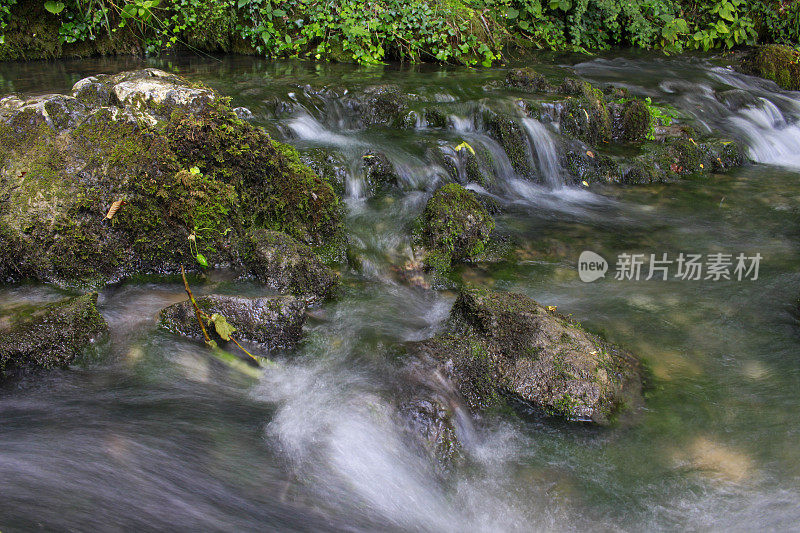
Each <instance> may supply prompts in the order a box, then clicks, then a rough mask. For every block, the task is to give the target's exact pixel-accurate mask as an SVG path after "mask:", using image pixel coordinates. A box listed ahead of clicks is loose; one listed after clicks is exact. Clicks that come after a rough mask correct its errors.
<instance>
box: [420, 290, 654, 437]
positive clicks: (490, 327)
mask: <svg viewBox="0 0 800 533" xmlns="http://www.w3.org/2000/svg"><path fill="white" fill-rule="evenodd" d="M412 347H413V350H414V351H415V352H416V353H417V354H419V355H422V356H423V358H426V359H428V360H430V361H434V362H435V364H436V365H437V368H438V371H439V372H441V373H442V374H443V375H446V376H448V377H449V378H450V379H451V380H452V381H453V382H454V383H455V384H456V386H457V388H458V390H459V392H460V393H461V394H462V396H463V397H464V399H465V400H466V401H467V403H468V405H470V407H471V408H473V409H476V410H480V409H484V408H487V407H490V406H492V405H494V404H496V403H498V402H499V401H500V398H501V395H511V396H513V397H515V398H517V399H519V400H521V401H523V402H527V403H529V404H531V405H533V406H535V407H538V408H540V409H542V410H544V411H545V412H547V413H549V414H555V415H561V416H564V417H566V418H569V419H572V420H582V421H593V422H596V423H601V424H602V423H607V422H608V421H609V420H610V419H612V418H613V417H614V415H616V414H617V413H619V412H621V411H623V410H625V409H628V408H630V407H633V406H635V405H637V404H639V403H640V402H641V386H642V381H641V369H640V365H639V362H638V360H637V359H636V358H635V357H634V356H633V355H632V354H630V353H629V352H627V351H626V350H624V349H622V348H619V347H618V346H615V345H613V344H610V343H608V342H606V341H604V340H603V339H601V338H599V337H597V336H596V335H593V334H591V333H588V332H587V331H585V330H584V329H582V328H581V327H580V326H579V325H578V324H575V323H573V322H571V321H570V320H569V319H567V318H566V317H564V316H561V315H559V314H557V313H556V312H555V311H553V310H551V309H548V308H546V307H544V306H542V305H540V304H538V303H537V302H535V301H534V300H532V299H530V298H528V297H526V296H523V295H521V294H515V293H504V292H495V291H490V290H482V289H472V290H464V291H462V292H461V294H460V295H459V297H458V299H457V300H456V303H455V304H454V306H453V310H452V311H451V314H450V319H449V322H448V325H447V328H446V330H445V331H444V332H443V333H442V334H440V335H438V336H436V337H434V338H432V339H429V340H426V341H422V342H419V343H416V344H413V345H412Z"/></svg>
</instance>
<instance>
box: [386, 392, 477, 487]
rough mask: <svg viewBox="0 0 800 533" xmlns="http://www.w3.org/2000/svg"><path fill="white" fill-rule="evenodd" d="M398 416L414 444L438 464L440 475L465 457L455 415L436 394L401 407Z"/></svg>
mask: <svg viewBox="0 0 800 533" xmlns="http://www.w3.org/2000/svg"><path fill="white" fill-rule="evenodd" d="M398 416H399V418H400V422H401V425H402V427H403V428H404V429H405V431H406V433H407V434H408V435H409V436H410V438H411V442H413V443H414V444H416V445H417V446H418V447H419V448H420V449H421V451H423V452H424V454H425V455H427V456H429V457H431V458H432V459H433V460H434V461H435V464H436V470H437V472H438V473H439V474H446V473H447V472H449V471H450V470H451V469H452V468H453V467H454V466H455V464H456V463H457V462H458V461H459V460H460V459H461V458H462V457H463V450H462V445H461V442H460V441H459V439H458V434H457V432H456V423H455V413H454V412H453V409H452V408H451V407H450V406H448V405H447V403H446V402H445V401H443V400H442V399H441V398H440V397H438V396H437V395H433V394H432V395H417V396H414V397H413V398H410V399H408V400H407V401H405V402H403V403H402V404H401V405H400V407H399V410H398Z"/></svg>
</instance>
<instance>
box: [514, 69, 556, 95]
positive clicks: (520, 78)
mask: <svg viewBox="0 0 800 533" xmlns="http://www.w3.org/2000/svg"><path fill="white" fill-rule="evenodd" d="M505 85H506V87H511V88H513V89H518V90H520V91H525V92H531V93H550V92H553V91H554V90H555V88H554V87H553V86H552V85H551V84H550V82H549V81H547V78H545V77H544V75H542V74H540V73H538V72H536V71H535V70H533V69H531V68H529V67H524V68H516V69H512V70H510V71H509V72H508V74H507V75H506V79H505Z"/></svg>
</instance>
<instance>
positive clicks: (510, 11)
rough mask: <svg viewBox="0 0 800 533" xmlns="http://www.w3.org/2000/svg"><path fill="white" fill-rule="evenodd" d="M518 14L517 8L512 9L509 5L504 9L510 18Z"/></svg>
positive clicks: (512, 18)
mask: <svg viewBox="0 0 800 533" xmlns="http://www.w3.org/2000/svg"><path fill="white" fill-rule="evenodd" d="M518 16H519V9H514V8H513V7H509V8H508V9H506V17H507V18H508V19H510V20H514V19H515V18H517V17H518Z"/></svg>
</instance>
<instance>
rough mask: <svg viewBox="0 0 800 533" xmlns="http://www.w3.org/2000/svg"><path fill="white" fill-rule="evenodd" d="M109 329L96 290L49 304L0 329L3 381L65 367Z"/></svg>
mask: <svg viewBox="0 0 800 533" xmlns="http://www.w3.org/2000/svg"><path fill="white" fill-rule="evenodd" d="M107 331H108V324H106V321H105V320H104V319H103V317H102V315H100V313H99V312H98V311H97V293H92V294H85V295H83V296H78V297H76V298H68V299H66V300H62V301H60V302H57V303H55V304H51V305H48V306H46V307H44V308H42V309H40V310H38V311H36V312H34V313H33V314H32V315H31V316H30V317H28V318H27V319H26V320H23V321H20V322H18V323H16V324H15V325H14V326H12V327H11V329H10V330H7V331H0V380H2V379H3V378H4V377H8V376H12V375H15V374H18V373H21V372H26V371H31V370H38V369H51V368H59V367H66V366H67V365H69V364H70V363H72V362H73V361H74V360H75V358H76V357H78V356H80V355H82V354H83V353H84V351H85V350H86V348H87V347H89V346H90V345H91V344H92V343H93V342H94V341H95V340H96V339H98V338H99V337H101V336H102V335H104V334H105V333H106V332H107Z"/></svg>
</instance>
